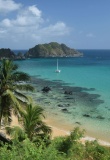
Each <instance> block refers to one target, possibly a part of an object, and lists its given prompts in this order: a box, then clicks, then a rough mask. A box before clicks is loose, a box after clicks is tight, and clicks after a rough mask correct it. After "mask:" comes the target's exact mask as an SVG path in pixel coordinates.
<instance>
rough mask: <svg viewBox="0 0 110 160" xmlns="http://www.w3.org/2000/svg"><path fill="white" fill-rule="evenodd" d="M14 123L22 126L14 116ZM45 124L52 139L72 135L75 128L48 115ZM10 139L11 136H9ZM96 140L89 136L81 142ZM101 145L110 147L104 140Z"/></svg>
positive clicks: (100, 142)
mask: <svg viewBox="0 0 110 160" xmlns="http://www.w3.org/2000/svg"><path fill="white" fill-rule="evenodd" d="M12 119H13V121H12V123H11V126H20V124H19V123H18V120H17V118H16V117H15V116H14V115H12ZM44 122H45V123H46V124H47V125H48V126H50V127H51V129H52V139H53V138H55V137H58V136H67V135H69V134H70V132H71V131H72V130H73V129H74V126H71V125H68V123H64V124H63V123H62V122H59V120H58V119H57V118H56V117H55V116H54V117H53V116H52V115H48V114H46V116H45V119H44ZM0 132H1V133H5V130H4V129H3V128H2V129H0ZM7 137H8V138H9V136H7ZM94 140H96V138H95V137H91V136H89V135H85V136H84V137H83V138H81V142H82V143H85V141H94ZM98 142H99V144H101V145H104V146H109V147H110V143H109V142H106V141H104V140H101V139H98Z"/></svg>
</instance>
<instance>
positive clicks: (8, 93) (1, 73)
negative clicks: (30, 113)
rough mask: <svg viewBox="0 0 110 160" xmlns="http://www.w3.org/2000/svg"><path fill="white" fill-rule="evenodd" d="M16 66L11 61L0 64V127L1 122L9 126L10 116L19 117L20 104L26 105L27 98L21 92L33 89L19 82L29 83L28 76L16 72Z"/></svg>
mask: <svg viewBox="0 0 110 160" xmlns="http://www.w3.org/2000/svg"><path fill="white" fill-rule="evenodd" d="M17 69H18V66H17V65H16V64H14V62H13V61H11V60H7V59H3V60H2V61H1V64H0V126H1V121H3V122H4V123H5V124H10V122H11V121H12V119H11V114H12V111H14V113H15V115H19V110H20V108H21V103H22V104H26V102H27V101H28V97H27V96H25V95H24V94H22V93H21V92H20V91H21V90H27V91H28V90H29V91H33V87H32V86H31V85H29V84H27V83H25V84H23V83H20V81H23V82H25V81H29V80H30V76H29V75H28V74H26V73H24V72H20V71H17Z"/></svg>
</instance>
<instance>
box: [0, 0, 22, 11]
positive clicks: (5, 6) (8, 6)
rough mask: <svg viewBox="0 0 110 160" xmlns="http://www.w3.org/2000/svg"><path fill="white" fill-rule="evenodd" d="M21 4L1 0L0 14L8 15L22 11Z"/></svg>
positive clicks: (10, 0) (11, 0)
mask: <svg viewBox="0 0 110 160" xmlns="http://www.w3.org/2000/svg"><path fill="white" fill-rule="evenodd" d="M20 7H21V4H20V3H15V2H14V1H13V0H0V13H8V12H11V11H15V10H18V9H20Z"/></svg>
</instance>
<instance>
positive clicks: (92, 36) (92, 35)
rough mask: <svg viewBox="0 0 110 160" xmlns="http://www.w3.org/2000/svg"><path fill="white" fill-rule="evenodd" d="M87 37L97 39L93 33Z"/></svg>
mask: <svg viewBox="0 0 110 160" xmlns="http://www.w3.org/2000/svg"><path fill="white" fill-rule="evenodd" d="M86 37H89V38H94V37H95V35H94V34H93V33H88V34H87V35H86Z"/></svg>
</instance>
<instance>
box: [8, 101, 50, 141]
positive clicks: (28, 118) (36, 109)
mask: <svg viewBox="0 0 110 160" xmlns="http://www.w3.org/2000/svg"><path fill="white" fill-rule="evenodd" d="M21 115H22V116H21V120H20V122H21V126H22V127H21V129H20V127H6V130H7V133H8V134H11V135H13V137H14V138H16V135H17V138H18V139H19V140H20V139H23V137H25V136H24V135H25V134H24V133H26V135H27V137H28V138H29V139H30V140H31V141H32V140H33V139H34V138H35V139H36V138H37V137H40V138H44V137H46V136H49V135H51V128H50V127H49V126H47V125H46V124H45V123H44V122H43V121H42V117H44V115H43V109H42V108H41V107H40V106H37V105H32V104H28V106H27V107H26V108H25V109H24V110H21ZM23 131H24V132H23Z"/></svg>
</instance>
